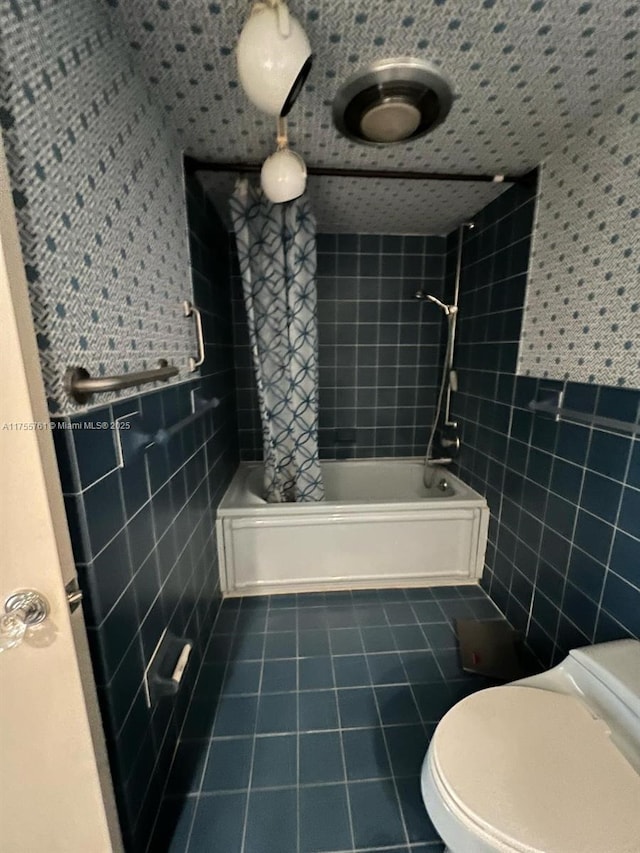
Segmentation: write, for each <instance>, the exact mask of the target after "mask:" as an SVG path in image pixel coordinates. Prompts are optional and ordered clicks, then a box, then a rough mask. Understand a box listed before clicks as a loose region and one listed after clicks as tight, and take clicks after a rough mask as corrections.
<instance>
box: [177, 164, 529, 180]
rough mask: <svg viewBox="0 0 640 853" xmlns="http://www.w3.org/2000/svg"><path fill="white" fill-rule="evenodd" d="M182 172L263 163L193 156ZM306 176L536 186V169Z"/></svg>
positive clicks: (323, 171)
mask: <svg viewBox="0 0 640 853" xmlns="http://www.w3.org/2000/svg"><path fill="white" fill-rule="evenodd" d="M184 167H185V171H186V172H187V173H188V174H193V172H241V173H243V174H257V173H259V172H260V170H261V169H262V163H228V162H223V163H212V162H209V161H207V160H198V159H196V158H195V157H185V158H184ZM307 173H308V174H309V175H324V176H326V177H332V178H391V179H394V178H397V179H402V180H405V181H467V182H470V181H474V182H480V183H505V184H519V185H520V186H525V187H531V186H534V185H535V181H536V170H535V169H532V170H531V171H530V172H527V173H526V174H524V175H467V174H463V173H462V174H461V173H460V172H412V171H409V172H402V171H400V170H398V169H336V168H333V167H332V166H307Z"/></svg>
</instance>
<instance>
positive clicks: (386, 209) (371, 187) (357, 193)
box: [198, 171, 507, 235]
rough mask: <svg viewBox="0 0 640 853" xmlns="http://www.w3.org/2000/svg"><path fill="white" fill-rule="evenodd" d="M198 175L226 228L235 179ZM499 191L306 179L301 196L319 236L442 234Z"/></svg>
mask: <svg viewBox="0 0 640 853" xmlns="http://www.w3.org/2000/svg"><path fill="white" fill-rule="evenodd" d="M198 177H199V178H200V180H201V182H202V184H203V186H204V187H205V188H206V189H207V191H208V193H209V195H210V196H211V198H212V199H213V201H214V203H215V205H216V208H217V210H218V212H219V213H220V215H221V216H222V218H223V220H224V221H226V223H227V225H228V227H229V229H230V230H231V223H230V221H229V216H228V210H229V196H230V195H231V193H232V192H233V186H234V183H235V180H236V177H237V176H236V175H235V174H230V173H228V172H204V171H200V172H198ZM505 187H507V185H506V184H500V183H482V182H476V183H469V182H466V181H409V180H402V179H398V178H393V179H388V178H386V179H385V178H331V177H317V176H314V175H311V176H310V177H309V180H308V182H307V195H308V196H309V199H310V200H311V202H312V205H313V213H314V216H315V217H316V221H317V223H318V231H319V232H321V233H327V234H354V233H357V234H379V233H381V232H382V233H384V234H400V235H404V234H448V233H449V231H451V229H452V228H454V227H455V226H456V225H457V224H458V223H459V222H461V221H462V220H465V219H468V218H470V217H471V216H472V215H473V214H474V213H475V212H476V211H478V210H481V209H482V208H483V207H485V206H486V205H487V204H489V202H490V201H493V199H494V198H496V197H497V196H499V195H500V193H502V192H504V190H505ZM372 193H373V195H374V197H373V198H372Z"/></svg>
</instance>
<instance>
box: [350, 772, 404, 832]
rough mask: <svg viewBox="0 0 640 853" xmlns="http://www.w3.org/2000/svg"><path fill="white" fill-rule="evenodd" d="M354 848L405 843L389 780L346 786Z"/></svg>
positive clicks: (395, 799) (352, 783)
mask: <svg viewBox="0 0 640 853" xmlns="http://www.w3.org/2000/svg"><path fill="white" fill-rule="evenodd" d="M348 789H349V801H350V803H351V818H352V821H353V833H354V836H355V843H356V847H386V846H389V845H392V844H402V843H404V842H405V841H406V839H405V835H404V830H403V827H402V820H401V817H400V810H399V808H398V801H397V797H396V792H395V788H394V786H393V783H392V781H391V780H390V779H384V780H380V781H376V782H351V783H350V784H349V785H348Z"/></svg>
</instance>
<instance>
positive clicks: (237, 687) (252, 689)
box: [222, 661, 262, 696]
mask: <svg viewBox="0 0 640 853" xmlns="http://www.w3.org/2000/svg"><path fill="white" fill-rule="evenodd" d="M261 670H262V664H261V663H259V662H258V661H232V662H231V663H230V664H229V666H228V668H227V674H226V678H225V681H224V686H223V688H222V689H223V692H224V694H225V696H232V695H233V694H237V693H257V692H258V689H259V687H260V672H261Z"/></svg>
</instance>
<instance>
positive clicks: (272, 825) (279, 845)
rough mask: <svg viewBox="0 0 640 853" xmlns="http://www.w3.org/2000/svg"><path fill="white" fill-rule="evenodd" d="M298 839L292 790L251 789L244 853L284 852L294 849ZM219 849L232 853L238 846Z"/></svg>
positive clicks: (294, 796)
mask: <svg viewBox="0 0 640 853" xmlns="http://www.w3.org/2000/svg"><path fill="white" fill-rule="evenodd" d="M297 840H298V813H297V795H296V790H295V788H281V789H280V790H277V791H256V790H252V791H251V793H250V795H249V809H248V812H247V834H246V837H245V844H244V851H245V853H283V851H285V850H295V849H296V847H297ZM210 843H211V842H210ZM204 849H207V848H203V850H204ZM220 850H224V851H229V853H231V851H235V850H240V847H238V848H235V847H224V846H223V847H220Z"/></svg>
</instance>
